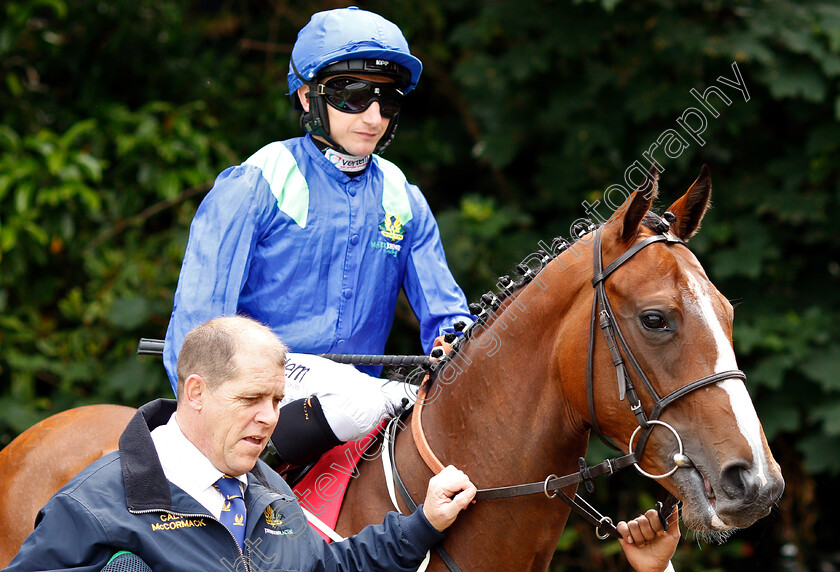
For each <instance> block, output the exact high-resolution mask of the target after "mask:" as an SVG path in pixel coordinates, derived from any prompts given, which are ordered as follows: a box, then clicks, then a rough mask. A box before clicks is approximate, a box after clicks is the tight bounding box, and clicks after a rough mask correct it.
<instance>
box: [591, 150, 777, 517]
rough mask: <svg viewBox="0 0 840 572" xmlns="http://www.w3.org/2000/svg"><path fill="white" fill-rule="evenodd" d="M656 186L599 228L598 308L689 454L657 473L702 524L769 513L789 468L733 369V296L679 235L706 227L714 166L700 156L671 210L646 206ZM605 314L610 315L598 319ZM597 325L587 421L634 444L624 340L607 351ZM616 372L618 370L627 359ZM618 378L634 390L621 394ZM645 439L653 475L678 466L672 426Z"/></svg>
mask: <svg viewBox="0 0 840 572" xmlns="http://www.w3.org/2000/svg"><path fill="white" fill-rule="evenodd" d="M654 179H655V177H652V179H651V181H653V180H654ZM656 186H657V185H656V183H655V182H652V183H651V184H650V185H649V186H648V187H647V188H646V189H640V190H637V191H636V192H635V193H633V194H632V195H631V196H630V197H629V198H628V199H627V201H625V203H624V204H623V205H622V207H621V208H619V209H618V210H617V211H616V212H615V213H614V215H613V217H612V219H611V220H610V221H609V222H607V223H606V224H605V225H603V226H602V227H601V229H600V230H599V231H598V232H597V233H595V234H593V237H595V236H596V235H600V236H597V238H596V240H594V241H593V242H594V243H595V245H594V256H595V257H596V258H597V257H598V255H599V254H598V253H599V251H600V252H601V253H602V256H603V266H602V267H603V268H604V269H605V270H604V274H605V275H604V276H603V279H602V280H601V282H600V284H601V285H602V288H603V292H604V295H605V297H606V304H605V303H604V300H601V301H599V308H598V310H599V313H600V311H601V310H603V309H604V306H605V305H606V306H607V308H608V309H609V308H610V307H611V309H612V315H613V317H614V322H613V323H612V324H613V326H612V328H608V329H611V330H612V331H611V332H607V333H612V334H613V336H615V338H616V346H617V347H618V348H620V350H619V351H620V354H621V358H619V359H618V361H620V360H621V359H623V361H624V362H625V366H626V371H627V372H628V374H629V378H630V380H631V383H632V386H633V387H634V388H635V393H636V394H637V395H638V396H639V398H640V400H641V403H642V405H643V407H644V411H645V414H644V415H645V417H646V418H647V419H650V418H651V416H653V417H658V420H660V421H661V422H663V423H665V424H667V425H668V426H670V427H672V428H673V429H674V431H675V432H676V434H678V435H679V438H680V439H681V440H682V443H683V446H684V454H685V455H686V456H687V457H688V459H684V458H680V459H678V461H679V464H680V465H681V466H680V467H679V468H677V469H676V470H674V471H673V473H671V474H670V476H667V477H665V478H662V479H661V480H660V483H661V484H662V485H663V486H664V487H665V488H666V489H668V490H669V491H670V492H671V493H672V494H673V495H674V496H676V497H677V498H678V499H680V500H682V501H683V520H684V522H685V523H686V525H687V526H689V527H690V528H692V529H694V530H699V531H721V532H722V531H726V530H730V529H733V528H743V527H746V526H749V525H751V524H752V523H753V522H755V521H756V520H758V519H759V518H762V517H763V516H766V515H767V514H768V512H769V511H770V509H771V508H772V506H773V504H774V503H775V502H776V501H777V500H778V499H779V497H780V496H781V494H782V491H783V490H784V480H783V479H782V475H781V472H780V470H779V466H778V464H777V463H776V461H775V460H774V459H773V455H772V454H771V452H770V449H769V447H768V444H767V439H766V437H765V436H764V432H763V430H762V428H761V424H760V423H759V420H758V417H757V415H756V412H755V408H754V407H753V404H752V401H751V399H750V396H749V394H748V393H747V389H746V387H745V385H744V381H743V374H742V373H741V372H740V371H737V365H736V361H735V353H734V351H733V346H732V320H733V311H732V306H731V305H730V303H729V302H728V301H727V299H726V298H725V297H724V296H723V295H722V294H721V293H720V292H719V291H718V290H717V288H715V286H714V285H713V284H712V283H711V282H710V280H709V278H708V277H707V276H706V273H705V272H704V271H703V268H702V266H701V265H700V263H699V262H698V261H697V258H695V257H694V255H693V254H692V253H691V252H690V251H689V249H688V248H687V247H686V246H684V244H682V242H683V241H687V240H688V239H689V238H691V237H692V236H693V235H694V234H695V233H696V232H697V230H698V229H699V227H700V222H701V220H702V218H703V215H704V214H705V212H706V209H707V208H708V206H709V200H710V196H711V186H712V185H711V177H710V175H709V170H708V168H706V167H705V166H704V167H703V169H702V171H701V173H700V176H699V177H698V178H697V180H696V181H695V182H694V184H692V185H691V187H690V188H689V189H688V191H687V192H686V193H685V195H683V196H682V197H681V198H680V199H679V200H677V201H676V202H675V203H674V204H672V205H671V206H670V207H669V208H668V211H667V212H666V214H665V218H663V219H660V218H659V217H658V216H656V215H652V214H651V213H649V209H650V206H651V203H652V201H653V200H654V198H655V197H656ZM651 237H658V238H651ZM645 241H647V244H646V245H644V246H642V243H644V242H645ZM630 252H632V254H630V257H629V258H626V259H625V260H623V261H622V257H623V256H627V254H628V253H630ZM616 261H618V262H617V263H616ZM613 263H616V264H617V266H615V265H613ZM610 265H613V267H611V266H610ZM596 273H597V261H596ZM597 283H598V281H597V280H596V291H597V289H598V285H597ZM602 321H603V316H602V315H599V316H598V318H597V319H596V320H595V322H596V323H598V322H602ZM593 327H595V328H596V330H597V329H601V328H597V327H596V326H595V324H593ZM602 327H603V326H602ZM594 335H595V337H596V340H595V345H594V354H593V355H594V362H593V370H594V375H593V376H592V379H593V380H594V381H593V383H594V391H593V394H594V399H593V404H594V405H593V406H594V408H595V416H594V417H595V418H594V419H590V423H591V424H592V425H593V426H594V427H595V428H596V430H597V428H598V427H599V426H600V428H601V430H603V432H604V434H606V435H607V436H609V437H610V438H611V439H612V440H613V441H614V442H615V443H617V444H618V445H619V446H621V447H622V448H623V449H624V450H625V451H627V450H629V447H630V446H631V443H630V441H631V435H632V434H633V432H634V430H635V429H636V428H637V427H638V426H639V423H640V420H639V418H637V416H634V414H633V413H632V412H631V410H630V407H629V405H628V402H631V403H632V401H633V399H632V397H633V391H632V389H631V388H629V387H628V386H627V385H626V384H623V383H622V382H620V381H619V382H618V386H619V387H617V376H616V373H615V372H616V367H615V365H614V361H616V354H617V352H613V353H612V354H611V352H610V350H609V349H608V344H607V343H606V342H605V338H604V336H602V334H601V333H599V332H596V333H595V334H594ZM634 361H635V362H636V364H635V365H634V363H633V362H634ZM636 365H637V366H638V367H636ZM618 373H619V376H618V379H621V377H622V372H621V366H619V368H618ZM645 377H646V378H647V380H645V379H644V378H645ZM648 382H649V383H648ZM692 384H693V385H692ZM622 385H624V387H621V386H622ZM687 386H688V387H687ZM680 388H686V391H685V392H684V393H683V392H681V391H679V390H680ZM619 390H621V393H624V392H627V394H626V395H625V396H623V397H624V398H623V399H621V400H620V399H619ZM675 392H676V393H675ZM657 405H658V407H657ZM590 417H591V415H590ZM641 423H642V424H644V423H645V420H644V418H642V419H641ZM648 437H649V438H648ZM640 440H641V441H642V442H645V440H646V443H645V445H644V449H643V450H642V454H641V461H640V463H639V466H640V468H642V469H643V470H644V471H646V472H647V473H650V474H652V475H657V476H658V475H662V474H665V473H669V472H670V471H671V470H672V469H674V468H675V453H678V442H677V438H676V437H675V435H674V432H672V431H669V430H668V427H666V426H665V425H659V424H657V425H653V426H652V429H651V432H650V434H649V436H648V435H646V434H645V432H642V431H639V432H637V434H636V435H635V438H634V439H633V443H632V445H633V446H634V447H636V449H639V447H640V445H639V442H640Z"/></svg>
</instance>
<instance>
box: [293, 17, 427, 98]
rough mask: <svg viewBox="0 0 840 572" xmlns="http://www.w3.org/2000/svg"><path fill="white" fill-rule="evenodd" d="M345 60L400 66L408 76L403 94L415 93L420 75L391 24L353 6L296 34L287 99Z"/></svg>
mask: <svg viewBox="0 0 840 572" xmlns="http://www.w3.org/2000/svg"><path fill="white" fill-rule="evenodd" d="M344 60H374V61H375V60H385V61H388V62H391V63H394V64H398V65H400V66H403V67H404V68H406V69H407V70H408V72H409V74H410V79H409V81H408V84H407V85H406V86H405V93H408V92H409V91H411V90H412V89H414V86H415V85H417V81H418V80H419V79H420V73H421V72H422V71H423V64H422V63H421V62H420V60H418V59H417V58H415V57H414V56H412V55H411V52H410V51H409V49H408V42H407V41H406V39H405V36H403V33H402V32H401V31H400V29H399V28H398V27H397V26H396V25H395V24H394V23H393V22H390V21H388V20H386V19H385V18H383V17H382V16H380V15H378V14H374V13H373V12H367V11H365V10H360V9H359V8H357V7H355V6H351V7H349V8H339V9H336V10H327V11H325V12H318V13H316V14H313V15H312V18H311V19H310V20H309V23H308V24H306V26H304V27H303V29H302V30H301V31H300V32H298V36H297V41H296V42H295V45H294V47H293V48H292V59H291V61H290V62H289V74H288V76H287V77H288V81H289V95H291V96H292V97H293V98H294V95H295V91H297V89H298V88H299V87H300V86H302V85H304V83H310V82H313V81H315V79H316V77H317V76H318V72H320V71H321V70H322V69H323V68H325V67H327V66H331V65H332V64H335V63H336V62H340V61H344ZM295 68H297V72H298V73H299V74H300V75H298V73H295ZM347 71H350V70H347ZM354 71H358V72H363V71H365V70H361V69H360V70H354ZM374 73H376V72H374Z"/></svg>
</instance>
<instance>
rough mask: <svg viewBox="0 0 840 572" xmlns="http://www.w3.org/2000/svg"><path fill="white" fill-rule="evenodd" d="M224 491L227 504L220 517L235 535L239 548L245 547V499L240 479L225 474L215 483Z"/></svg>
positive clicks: (217, 487) (223, 494)
mask: <svg viewBox="0 0 840 572" xmlns="http://www.w3.org/2000/svg"><path fill="white" fill-rule="evenodd" d="M213 486H214V487H216V489H217V490H218V491H219V492H220V493H222V496H223V497H224V498H225V504H224V505H223V506H222V515H221V517H220V518H219V520H220V521H222V524H224V525H225V526H226V527H227V529H228V530H229V531H230V533H231V534H232V535H233V537H234V538H235V539H236V543H237V544H238V545H239V548H240V549H242V550H244V549H245V520H246V519H245V499H244V498H242V489H240V487H239V479H236V478H234V477H229V476H227V475H223V476H222V477H221V478H220V479H219V480H218V481H216V484H215V485H213Z"/></svg>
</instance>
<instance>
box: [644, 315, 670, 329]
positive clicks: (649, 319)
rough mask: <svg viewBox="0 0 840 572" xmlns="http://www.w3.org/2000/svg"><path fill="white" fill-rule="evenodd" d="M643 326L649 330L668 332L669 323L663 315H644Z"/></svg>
mask: <svg viewBox="0 0 840 572" xmlns="http://www.w3.org/2000/svg"><path fill="white" fill-rule="evenodd" d="M641 320H642V325H643V326H644V327H645V328H647V329H648V330H667V329H668V322H666V321H665V318H664V317H662V315H661V314H658V313H655V312H651V313H649V314H643V315H642V317H641Z"/></svg>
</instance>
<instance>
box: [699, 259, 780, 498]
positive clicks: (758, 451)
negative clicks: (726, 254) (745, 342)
mask: <svg viewBox="0 0 840 572" xmlns="http://www.w3.org/2000/svg"><path fill="white" fill-rule="evenodd" d="M688 289H689V291H690V292H691V294H692V296H693V299H690V300H686V301H685V302H687V303H686V304H685V306H686V307H690V308H693V309H694V310H695V311H696V312H697V314H698V317H699V318H700V319H701V320H703V322H705V323H706V325H707V326H708V328H709V330H710V331H711V332H712V335H713V336H714V339H715V345H716V346H717V359H716V360H715V373H720V372H722V371H730V370H734V369H738V364H737V363H736V361H735V352H734V351H733V350H732V345H731V344H730V342H729V338H728V337H727V335H726V332H724V330H723V326H721V323H720V319H719V318H718V316H717V314H715V311H714V308H713V307H712V300H711V293H710V292H709V291H708V290H707V289H706V288H704V287H703V285H702V284H701V283H700V282H699V281H698V280H697V278H696V277H695V276H694V275H693V274H688ZM717 385H718V386H719V387H721V388H723V390H724V391H726V393H727V394H728V395H729V402H730V404H731V405H732V411H733V413H735V420H736V421H737V423H738V429H740V430H741V434H742V435H743V436H744V439H746V441H747V443H749V445H750V448H751V449H752V453H753V462H754V463H755V465H756V470H757V471H758V478H759V479H760V480H761V484H762V486H763V485H766V484H767V459H766V458H765V457H764V446H763V444H762V440H761V424H760V423H759V421H758V415H756V412H755V407H753V403H752V399H750V394H749V393H748V392H747V388H746V387H745V386H744V383H743V382H742V381H741V380H740V379H726V380H724V381H719V382H717Z"/></svg>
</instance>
